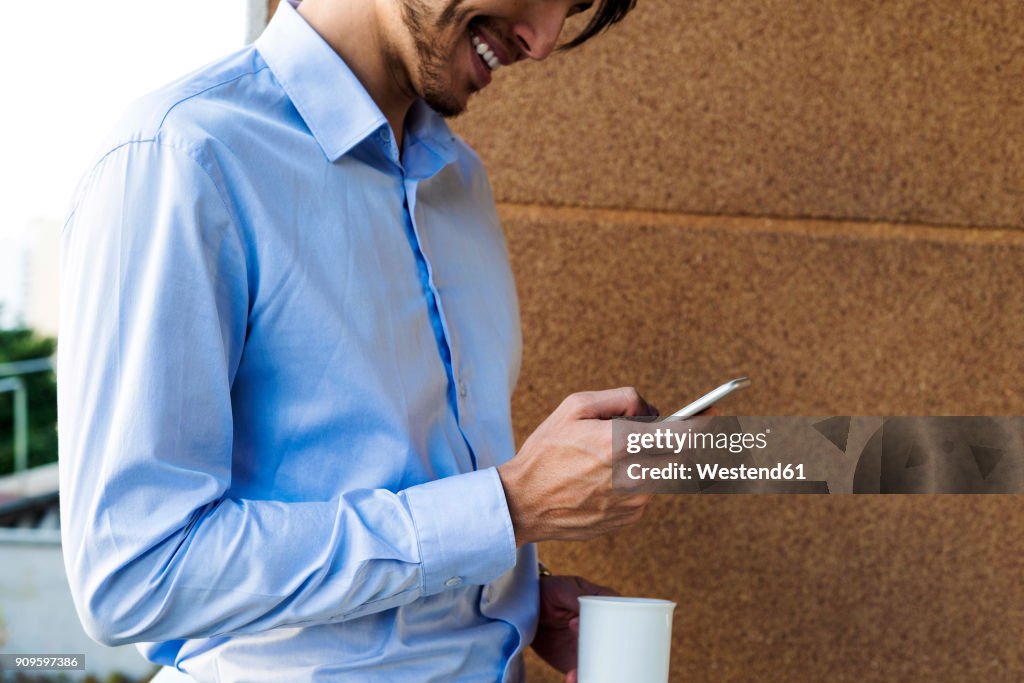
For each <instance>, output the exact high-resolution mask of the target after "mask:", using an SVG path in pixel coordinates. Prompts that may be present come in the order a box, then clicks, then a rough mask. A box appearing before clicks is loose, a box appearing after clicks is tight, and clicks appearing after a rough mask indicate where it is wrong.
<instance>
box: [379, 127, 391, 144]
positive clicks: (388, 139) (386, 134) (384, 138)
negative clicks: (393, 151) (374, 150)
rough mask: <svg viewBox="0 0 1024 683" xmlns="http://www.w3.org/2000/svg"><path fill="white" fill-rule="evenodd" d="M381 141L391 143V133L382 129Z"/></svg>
mask: <svg viewBox="0 0 1024 683" xmlns="http://www.w3.org/2000/svg"><path fill="white" fill-rule="evenodd" d="M380 139H381V141H382V142H391V131H389V130H388V129H387V128H381V129H380Z"/></svg>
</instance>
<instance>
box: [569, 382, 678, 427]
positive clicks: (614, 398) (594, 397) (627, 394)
mask: <svg viewBox="0 0 1024 683" xmlns="http://www.w3.org/2000/svg"><path fill="white" fill-rule="evenodd" d="M562 406H563V407H564V408H565V409H566V410H568V411H569V413H570V415H572V416H573V417H575V418H578V419H599V420H607V419H609V418H612V417H623V416H626V417H634V416H638V415H657V414H658V413H657V409H655V408H652V407H651V406H650V404H648V403H647V401H645V400H644V398H643V396H641V395H640V392H639V391H637V390H636V389H635V388H634V387H620V388H618V389H607V390H605V391H584V392H580V393H577V394H571V395H570V396H569V397H568V398H566V399H565V401H563V402H562Z"/></svg>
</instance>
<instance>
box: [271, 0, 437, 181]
mask: <svg viewBox="0 0 1024 683" xmlns="http://www.w3.org/2000/svg"><path fill="white" fill-rule="evenodd" d="M298 5H299V0H283V1H282V2H281V3H280V4H279V5H278V8H277V11H276V12H275V13H274V16H273V18H272V19H271V20H270V23H269V24H268V25H267V28H266V30H265V31H264V32H263V34H262V35H261V36H260V37H259V38H258V39H257V40H256V49H257V50H259V53H260V55H261V56H262V57H263V59H264V60H265V61H266V62H267V65H268V66H269V67H270V70H271V71H272V72H273V73H274V76H275V77H276V78H277V80H278V82H279V83H280V84H281V87H282V88H284V91H285V93H287V94H288V97H289V98H290V99H291V101H292V103H293V104H294V105H295V108H296V109H297V110H298V112H299V114H300V115H301V116H302V119H303V121H305V122H306V125H307V126H308V127H309V130H310V131H311V132H312V133H313V137H315V138H316V141H317V142H318V143H319V144H320V148H321V149H323V151H324V154H325V155H326V156H327V158H328V159H329V160H330V161H331V162H334V161H337V160H338V159H340V158H341V157H342V156H344V155H345V154H346V153H347V152H348V151H349V150H351V149H352V148H353V147H355V146H356V145H358V144H359V143H360V142H362V141H363V140H365V139H366V138H367V137H368V136H370V135H371V134H373V132H374V131H376V130H378V129H379V128H381V127H382V126H387V125H388V124H387V119H386V118H385V117H384V114H383V113H381V111H380V108H379V107H378V106H377V104H376V102H374V101H373V98H371V97H370V94H369V93H368V92H366V88H364V87H363V84H362V83H360V82H359V79H358V78H356V76H355V74H353V73H352V71H351V69H349V67H348V65H347V64H345V62H344V60H342V59H341V57H339V56H338V54H337V53H336V52H335V51H334V49H333V48H331V46H330V45H328V44H327V43H326V42H325V41H324V39H323V38H321V37H320V35H319V34H318V33H317V32H316V31H315V30H314V29H313V27H312V26H310V25H309V24H308V23H306V20H305V19H304V18H303V17H302V15H300V14H299V13H298V11H296V9H295V8H296V7H298ZM412 112H413V113H412V115H411V116H410V117H409V120H408V123H407V130H408V132H409V133H411V134H412V136H413V138H414V139H415V140H417V141H419V142H422V143H423V144H424V145H425V146H426V147H428V148H430V150H431V151H433V152H434V153H435V154H436V155H437V156H438V157H439V159H440V161H441V162H442V165H444V164H447V163H451V162H452V161H454V160H455V136H454V135H452V132H451V130H450V129H449V128H448V124H446V123H445V122H444V119H443V118H442V117H441V116H440V115H439V114H438V113H437V112H435V111H434V110H433V109H431V108H430V107H429V106H427V105H426V103H424V102H422V101H417V102H416V103H415V104H414V105H413V110H412Z"/></svg>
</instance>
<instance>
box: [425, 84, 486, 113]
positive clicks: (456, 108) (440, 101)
mask: <svg viewBox="0 0 1024 683" xmlns="http://www.w3.org/2000/svg"><path fill="white" fill-rule="evenodd" d="M473 92H476V91H473ZM472 94H473V93H470V96H467V97H466V99H464V100H461V101H460V100H457V99H456V98H454V97H448V96H445V97H431V96H429V95H428V96H426V97H424V98H423V99H424V100H425V101H426V103H427V105H428V106H429V107H430V108H431V109H433V110H434V111H436V112H437V113H438V114H440V115H441V116H443V117H444V118H446V119H453V118H455V117H456V116H459V115H460V114H463V113H465V111H466V108H467V106H468V104H469V97H471V96H472Z"/></svg>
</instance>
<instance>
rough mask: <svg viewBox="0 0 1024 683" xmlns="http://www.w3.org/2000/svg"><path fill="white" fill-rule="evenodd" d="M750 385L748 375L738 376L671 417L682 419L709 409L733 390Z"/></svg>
mask: <svg viewBox="0 0 1024 683" xmlns="http://www.w3.org/2000/svg"><path fill="white" fill-rule="evenodd" d="M749 386H750V379H749V378H748V377H737V378H736V379H734V380H732V381H730V382H726V383H725V384H723V385H722V386H720V387H718V388H717V389H715V390H713V391H709V392H708V393H706V394H704V395H703V396H701V397H700V398H698V399H697V400H696V401H694V402H693V403H691V404H690V405H688V406H686V407H685V408H680V409H679V410H677V411H676V412H674V413H672V414H671V415H669V418H673V417H674V418H680V419H681V418H684V417H693V416H694V415H696V414H697V413H700V412H703V411H705V410H707V409H708V408H710V407H711V406H712V405H714V404H715V403H717V402H718V401H721V400H722V399H723V398H725V397H726V396H728V395H729V394H731V393H732V392H734V391H736V390H738V389H743V388H744V387H749Z"/></svg>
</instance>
